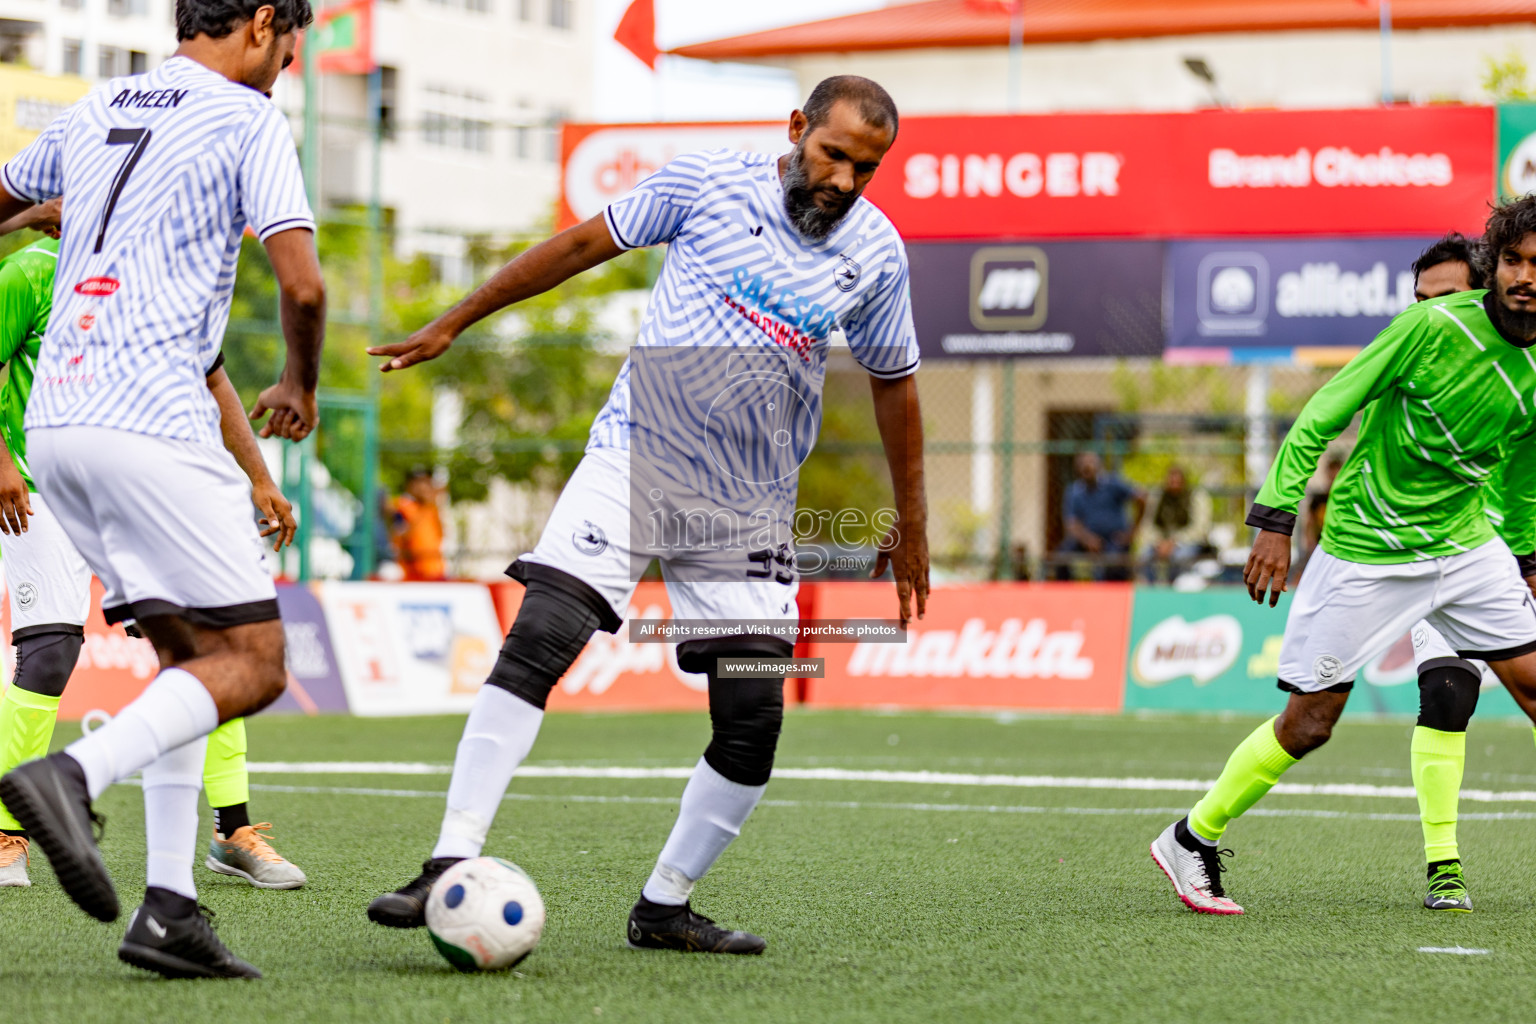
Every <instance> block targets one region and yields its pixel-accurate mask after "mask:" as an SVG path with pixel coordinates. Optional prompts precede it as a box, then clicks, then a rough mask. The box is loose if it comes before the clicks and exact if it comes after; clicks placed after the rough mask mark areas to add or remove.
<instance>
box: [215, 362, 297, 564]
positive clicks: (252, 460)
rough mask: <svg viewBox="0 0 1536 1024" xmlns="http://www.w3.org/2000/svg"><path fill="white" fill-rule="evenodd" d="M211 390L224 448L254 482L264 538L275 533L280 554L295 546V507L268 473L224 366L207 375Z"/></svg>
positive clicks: (253, 495)
mask: <svg viewBox="0 0 1536 1024" xmlns="http://www.w3.org/2000/svg"><path fill="white" fill-rule="evenodd" d="M208 390H209V391H210V392H212V393H213V399H214V401H216V402H218V403H219V431H220V433H221V434H223V436H224V447H225V448H227V449H229V454H231V455H233V456H234V457H235V462H236V463H237V464H238V465H239V466H240V469H241V471H242V472H243V473H245V475H246V477H247V478H248V479H249V480H250V481H251V503H252V504H254V505H255V506H256V508H257V510H258V511H259V512H261V535H262V536H263V537H271V536H273V535H274V534H276V536H277V539H276V540H274V541H273V542H272V550H274V551H281V550H283V546H284V545H286V544H291V543H293V534H294V531H295V530H297V529H298V522H297V521H296V520H295V519H294V518H293V504H292V503H291V502H289V500H288V499H287V498H285V497H283V492H282V490H281V489H280V488H279V487H278V486H277V482H276V481H275V480H273V479H272V474H271V473H270V472H268V471H267V461H266V460H265V459H263V458H262V457H261V448H260V446H258V445H257V444H256V434H255V433H254V432H253V431H252V430H251V424H250V421H249V420H248V419H246V416H245V406H244V405H242V404H241V403H240V395H239V393H238V392H237V391H235V386H234V384H232V383H231V382H230V379H229V374H227V373H225V372H224V367H222V366H221V367H219V368H218V369H216V370H214V371H213V372H212V373H210V374H209V375H208Z"/></svg>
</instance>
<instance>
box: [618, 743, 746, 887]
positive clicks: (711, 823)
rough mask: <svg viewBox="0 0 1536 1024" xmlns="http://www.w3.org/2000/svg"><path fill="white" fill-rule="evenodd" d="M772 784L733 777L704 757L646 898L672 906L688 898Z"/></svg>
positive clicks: (695, 772) (688, 789)
mask: <svg viewBox="0 0 1536 1024" xmlns="http://www.w3.org/2000/svg"><path fill="white" fill-rule="evenodd" d="M767 788H768V787H767V786H743V785H742V784H741V783H739V782H732V781H731V780H730V779H727V778H726V777H725V776H723V775H721V774H720V773H719V772H717V771H715V770H714V769H713V768H711V767H710V766H709V762H707V761H705V760H704V759H703V758H699V763H698V766H697V767H695V768H694V769H693V775H692V777H691V778H689V780H688V785H687V786H686V787H685V788H684V789H683V802H682V805H681V806H680V807H678V809H677V824H675V825H673V826H672V834H671V835H670V836H668V837H667V845H666V846H664V847H662V848H661V856H660V857H658V858H657V859H656V868H655V870H654V871H652V872H651V877H650V878H649V879H648V880H647V881H646V883H645V889H644V896H645V898H646V899H648V900H650V901H651V902H652V903H667V904H671V905H672V906H681V905H682V904H684V903H687V902H688V895H689V893H691V892H693V884H694V883H695V882H697V881H698V880H699V879H701V878H703V877H704V873H705V872H706V871H708V870H709V869H710V867H711V866H713V864H714V863H715V861H717V860H719V859H720V855H721V854H722V853H724V852H725V848H726V847H727V846H730V845H731V840H733V839H735V838H736V837H737V836H738V835H740V834H741V826H742V825H743V824H745V823H746V820H747V816H748V815H750V814H751V813H752V808H754V807H756V806H757V802H758V801H759V800H761V799H762V798H763V791H764V790H766V789H767Z"/></svg>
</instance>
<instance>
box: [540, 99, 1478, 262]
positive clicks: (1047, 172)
mask: <svg viewBox="0 0 1536 1024" xmlns="http://www.w3.org/2000/svg"><path fill="white" fill-rule="evenodd" d="M563 138H564V141H563V147H562V148H563V159H562V169H563V174H562V189H561V205H560V226H561V227H566V226H569V225H570V224H573V223H575V222H576V221H578V220H581V219H585V218H587V217H591V216H594V215H595V214H597V213H598V212H600V211H601V209H602V207H603V206H604V205H606V204H607V203H609V202H612V201H613V200H614V199H616V198H618V197H619V196H620V195H622V194H623V193H624V191H625V190H627V189H628V188H630V187H632V186H633V185H634V183H635V182H637V181H639V180H640V179H641V178H643V177H644V176H645V175H646V174H649V173H650V172H651V171H653V170H655V169H656V168H657V167H659V166H661V165H662V164H663V163H665V162H666V161H667V160H669V159H671V158H672V157H673V156H676V155H677V154H678V153H684V152H688V151H690V150H696V149H709V148H722V147H725V148H741V149H753V150H761V151H764V152H782V151H785V150H787V149H788V142H787V141H786V139H785V126H784V125H783V124H780V123H763V122H756V123H745V122H744V123H733V124H713V125H711V124H686V125H668V124H656V125H567V126H566V128H565V134H564V137H563ZM1494 170H1495V169H1494V110H1493V108H1491V107H1456V106H1432V107H1391V108H1372V109H1361V110H1259V111H1200V112H1196V113H1187V114H1057V115H1027V116H986V117H909V118H904V119H903V120H902V122H901V134H900V137H899V138H898V139H897V140H896V145H895V146H894V147H893V148H892V150H891V152H890V154H889V155H888V156H887V157H886V159H885V162H884V163H883V164H882V166H881V168H880V171H879V173H877V174H876V175H875V178H874V180H873V181H872V182H871V183H870V186H869V190H868V192H867V193H866V195H867V196H868V197H869V199H870V200H871V201H873V202H874V203H875V204H876V205H877V206H879V207H880V208H881V209H882V210H884V211H885V212H886V214H887V215H889V216H890V218H891V220H892V221H893V222H894V223H895V225H896V227H897V228H898V229H899V230H900V231H901V233H902V235H903V236H904V237H905V238H907V239H908V240H919V239H968V238H1031V239H1042V238H1069V237H1095V236H1100V237H1116V236H1118V237H1159V238H1178V237H1200V236H1230V235H1308V234H1323V235H1351V234H1361V235H1376V236H1382V235H1440V234H1442V233H1443V232H1445V231H1448V230H1451V229H1453V228H1454V229H1459V230H1463V231H1468V232H1476V231H1479V230H1480V225H1481V224H1482V222H1483V219H1484V217H1485V216H1486V213H1487V203H1488V201H1489V200H1490V199H1491V198H1492V197H1493V193H1494V176H1495V175H1494Z"/></svg>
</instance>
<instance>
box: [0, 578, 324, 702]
mask: <svg viewBox="0 0 1536 1024" xmlns="http://www.w3.org/2000/svg"><path fill="white" fill-rule="evenodd" d="M101 595H102V587H101V581H99V580H95V579H93V580H91V611H90V616H89V617H88V618H87V619H86V623H85V643H84V645H83V646H82V647H81V649H80V660H79V661H77V662H76V663H75V671H74V672H73V673H72V674H71V675H70V677H69V686H68V687H67V688H66V689H65V690H64V698H63V700H61V701H60V702H59V717H60V718H62V719H65V720H67V721H73V720H76V719H79V718H81V717H82V716H84V715H85V714H86V713H87V712H90V711H104V712H106V713H107V714H109V715H115V714H117V712H118V711H120V710H122V708H123V707H124V705H126V704H127V703H128V702H129V701H131V700H133V699H134V698H135V697H137V696H138V695H139V694H140V693H142V692H143V691H144V687H146V686H148V685H149V681H150V680H151V679H153V678H154V677H155V675H156V674H157V673H158V672H159V671H160V660H159V659H158V658H157V657H156V656H155V649H154V648H153V647H152V646H150V643H149V641H148V640H143V639H140V638H138V637H131V636H129V635H128V634H127V633H125V632H124V631H123V627H122V626H108V625H107V621H106V619H104V618H103V617H102V614H101ZM277 603H278V606H279V607H280V608H281V609H282V613H283V629H284V632H285V633H286V634H287V641H288V689H287V690H286V692H284V694H283V695H282V696H281V697H279V698H278V699H277V700H276V701H275V702H274V703H273V704H272V706H271V707H270V708H267V709H266V712H264V713H273V712H277V713H281V712H302V713H305V714H311V715H312V714H316V713H319V712H322V711H346V710H347V699H346V694H345V693H344V692H343V691H342V688H341V677H340V675H339V674H338V673H337V670H336V656H335V654H334V653H333V651H332V649H331V638H330V634H329V632H327V630H326V628H325V620H324V618H323V617H322V616H321V615H320V606H319V604H318V603H317V602H316V601H315V598H314V595H313V594H312V593H310V591H309V588H308V587H305V586H303V585H302V584H298V583H279V584H278V585H277ZM0 632H3V633H4V637H3V640H4V661H5V680H4V681H5V682H9V680H10V679H11V677H12V676H13V675H14V674H15V671H16V649H15V648H14V647H12V646H11V602H10V599H9V595H8V594H5V593H0Z"/></svg>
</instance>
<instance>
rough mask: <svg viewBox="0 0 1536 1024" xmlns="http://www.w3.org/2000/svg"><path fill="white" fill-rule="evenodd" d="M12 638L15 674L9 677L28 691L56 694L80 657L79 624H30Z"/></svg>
mask: <svg viewBox="0 0 1536 1024" xmlns="http://www.w3.org/2000/svg"><path fill="white" fill-rule="evenodd" d="M22 633H23V635H21V636H17V637H14V638H13V642H14V643H15V645H16V677H15V679H13V680H12V682H14V683H15V684H16V685H17V686H18V687H20V688H21V689H23V690H26V691H27V692H28V693H38V694H42V695H43V696H44V697H58V696H61V695H62V694H63V693H64V686H65V684H67V683H68V682H69V675H70V673H71V672H73V671H74V670H75V662H77V661H79V660H80V648H81V647H83V646H85V631H84V630H83V629H81V628H80V627H79V626H70V625H64V624H60V625H57V626H31V627H26V628H24V629H23V630H22Z"/></svg>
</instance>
